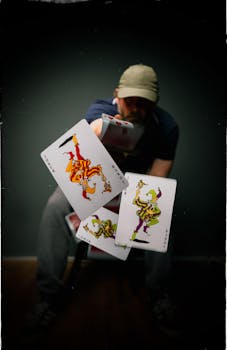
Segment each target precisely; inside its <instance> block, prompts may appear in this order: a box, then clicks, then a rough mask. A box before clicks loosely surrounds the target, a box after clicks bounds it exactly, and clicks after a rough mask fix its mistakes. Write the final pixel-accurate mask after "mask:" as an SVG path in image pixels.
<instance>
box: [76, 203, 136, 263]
mask: <svg viewBox="0 0 227 350" xmlns="http://www.w3.org/2000/svg"><path fill="white" fill-rule="evenodd" d="M117 222H118V214H116V213H113V212H112V211H110V210H108V209H106V208H100V209H98V210H97V211H96V212H95V213H94V214H93V215H91V216H89V217H88V218H86V219H85V220H83V221H81V223H80V226H79V228H78V230H77V233H76V237H77V238H79V239H81V240H82V241H85V242H87V243H89V244H90V245H92V246H94V247H96V248H99V249H101V250H102V251H104V252H106V253H108V254H111V255H113V256H115V257H116V258H118V259H121V260H126V259H127V257H128V254H129V252H130V248H128V247H125V246H119V245H116V244H115V235H116V229H117Z"/></svg>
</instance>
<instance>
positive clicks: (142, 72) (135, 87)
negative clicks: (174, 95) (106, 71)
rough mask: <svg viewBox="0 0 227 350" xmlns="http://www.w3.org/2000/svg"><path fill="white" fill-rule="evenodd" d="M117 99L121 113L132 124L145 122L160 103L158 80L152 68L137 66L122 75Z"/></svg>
mask: <svg viewBox="0 0 227 350" xmlns="http://www.w3.org/2000/svg"><path fill="white" fill-rule="evenodd" d="M115 92H116V97H117V104H118V109H119V113H120V114H121V116H122V117H123V118H124V119H127V120H129V121H132V122H143V121H145V119H146V117H147V116H148V115H150V114H151V113H152V111H153V108H154V106H155V104H156V103H157V101H158V98H159V97H158V79H157V75H156V73H155V71H154V69H153V68H152V67H149V66H145V65H143V64H136V65H133V66H130V67H129V68H127V69H126V70H125V71H124V73H123V74H122V75H121V77H120V80H119V85H118V88H117V89H116V91H115Z"/></svg>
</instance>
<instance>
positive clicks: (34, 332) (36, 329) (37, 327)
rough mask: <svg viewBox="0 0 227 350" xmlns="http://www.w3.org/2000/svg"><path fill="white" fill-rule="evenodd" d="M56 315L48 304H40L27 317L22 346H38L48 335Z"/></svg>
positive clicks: (23, 329)
mask: <svg viewBox="0 0 227 350" xmlns="http://www.w3.org/2000/svg"><path fill="white" fill-rule="evenodd" d="M55 317H56V313H55V312H54V311H53V310H52V309H51V307H50V305H49V304H48V303H47V302H40V303H38V304H36V305H35V307H34V309H33V310H32V311H31V312H30V313H28V314H27V315H26V318H25V325H24V327H23V328H22V332H21V344H23V345H31V344H33V345H34V344H38V343H39V342H40V341H41V340H42V338H43V337H44V336H45V335H46V334H47V331H48V330H49V328H50V326H51V325H52V323H53V321H54V319H55Z"/></svg>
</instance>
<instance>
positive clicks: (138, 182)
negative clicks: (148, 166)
mask: <svg viewBox="0 0 227 350" xmlns="http://www.w3.org/2000/svg"><path fill="white" fill-rule="evenodd" d="M125 177H126V179H127V180H128V182H129V186H128V187H127V189H126V190H124V191H123V192H122V197H121V204H120V211H119V220H118V226H117V232H116V244H121V245H122V244H123V245H124V244H126V245H127V246H128V247H133V248H140V249H146V250H154V251H158V252H163V253H164V252H166V251H167V248H168V241H169V234H170V226H171V219H172V212H173V206H174V199H175V192H176V185H177V182H176V180H175V179H169V178H164V177H156V176H150V175H143V174H134V173H130V172H127V173H125ZM129 218H130V220H129Z"/></svg>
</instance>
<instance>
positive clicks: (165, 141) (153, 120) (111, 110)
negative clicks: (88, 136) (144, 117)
mask: <svg viewBox="0 0 227 350" xmlns="http://www.w3.org/2000/svg"><path fill="white" fill-rule="evenodd" d="M102 113H106V114H110V115H113V116H114V115H115V114H118V110H117V105H116V104H113V98H111V99H106V100H96V101H95V102H94V103H93V104H92V105H91V106H90V107H89V108H88V110H87V113H86V116H85V118H86V120H87V121H88V123H89V124H90V123H91V122H92V121H94V120H95V119H98V118H101V115H102ZM178 137H179V128H178V125H177V123H176V121H175V120H174V118H173V117H172V116H171V115H170V114H169V113H168V112H166V111H165V110H163V109H162V108H160V107H159V106H156V107H155V110H154V113H153V115H151V117H150V119H149V120H148V121H147V123H146V127H145V131H144V134H143V136H142V137H141V139H140V140H139V142H138V143H137V145H136V148H135V150H134V151H133V152H132V153H128V154H125V153H124V154H123V153H122V154H121V156H119V154H117V155H116V154H111V155H112V157H113V158H114V160H115V161H116V162H117V164H118V166H119V168H120V169H121V170H122V171H123V172H126V171H130V172H136V173H141V174H145V173H147V171H148V170H149V168H150V167H151V166H152V163H153V161H154V159H155V158H159V159H163V160H173V159H174V157H175V152H176V147H177V142H178ZM110 153H111V152H110Z"/></svg>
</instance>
